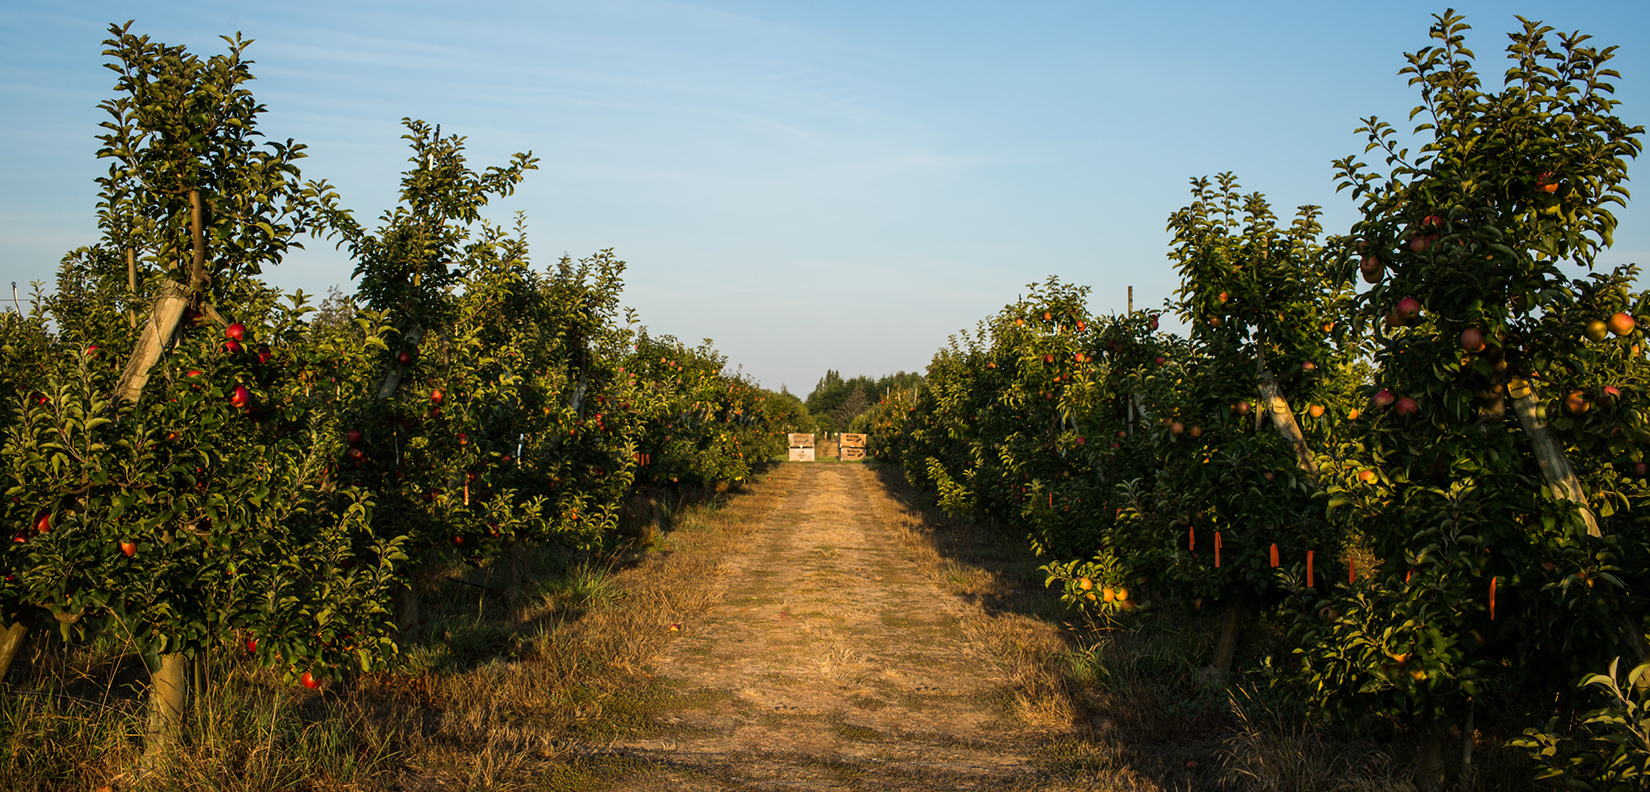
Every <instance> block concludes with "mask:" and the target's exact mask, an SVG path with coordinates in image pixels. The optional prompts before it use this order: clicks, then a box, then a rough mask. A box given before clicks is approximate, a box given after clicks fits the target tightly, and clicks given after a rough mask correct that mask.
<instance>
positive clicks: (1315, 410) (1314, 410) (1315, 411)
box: [1306, 404, 1323, 418]
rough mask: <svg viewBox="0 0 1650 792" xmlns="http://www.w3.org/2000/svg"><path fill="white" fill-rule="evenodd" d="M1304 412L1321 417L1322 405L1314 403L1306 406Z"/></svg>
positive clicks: (1314, 416)
mask: <svg viewBox="0 0 1650 792" xmlns="http://www.w3.org/2000/svg"><path fill="white" fill-rule="evenodd" d="M1306 412H1307V414H1309V415H1311V416H1312V417H1313V418H1322V417H1323V405H1321V404H1314V405H1312V406H1310V407H1307V408H1306Z"/></svg>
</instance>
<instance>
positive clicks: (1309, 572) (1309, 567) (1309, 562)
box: [1273, 545, 1313, 588]
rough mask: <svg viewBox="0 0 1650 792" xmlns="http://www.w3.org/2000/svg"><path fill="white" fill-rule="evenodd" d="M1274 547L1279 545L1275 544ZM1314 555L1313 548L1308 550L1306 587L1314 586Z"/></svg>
mask: <svg viewBox="0 0 1650 792" xmlns="http://www.w3.org/2000/svg"><path fill="white" fill-rule="evenodd" d="M1273 547H1277V545H1273ZM1312 555H1313V552H1312V551H1311V550H1308V551H1306V587H1307V588H1312Z"/></svg>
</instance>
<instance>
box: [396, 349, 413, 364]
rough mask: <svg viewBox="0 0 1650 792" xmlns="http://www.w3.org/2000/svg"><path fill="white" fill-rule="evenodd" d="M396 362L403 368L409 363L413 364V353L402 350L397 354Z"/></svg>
mask: <svg viewBox="0 0 1650 792" xmlns="http://www.w3.org/2000/svg"><path fill="white" fill-rule="evenodd" d="M395 362H397V363H400V364H401V365H403V366H405V365H407V364H408V363H411V362H412V353H411V352H408V351H407V350H405V349H403V350H401V351H400V352H397V353H395Z"/></svg>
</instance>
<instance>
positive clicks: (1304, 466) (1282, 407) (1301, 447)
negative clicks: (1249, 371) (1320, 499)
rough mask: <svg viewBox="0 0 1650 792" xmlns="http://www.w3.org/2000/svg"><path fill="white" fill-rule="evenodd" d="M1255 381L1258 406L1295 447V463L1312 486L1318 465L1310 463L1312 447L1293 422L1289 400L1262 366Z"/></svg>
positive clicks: (1275, 379)
mask: <svg viewBox="0 0 1650 792" xmlns="http://www.w3.org/2000/svg"><path fill="white" fill-rule="evenodd" d="M1256 369H1257V371H1256V374H1255V382H1256V384H1258V385H1260V407H1261V409H1262V410H1264V411H1265V412H1266V414H1267V415H1270V416H1272V425H1273V426H1274V427H1276V428H1277V430H1278V434H1280V435H1282V436H1283V439H1284V440H1287V441H1289V444H1290V445H1292V446H1294V447H1295V464H1297V465H1299V466H1300V469H1301V470H1302V471H1303V472H1305V473H1306V477H1307V478H1309V479H1311V480H1312V484H1313V486H1316V485H1317V483H1318V467H1317V465H1314V464H1313V463H1312V449H1311V448H1308V447H1307V445H1306V435H1305V434H1302V433H1301V427H1300V424H1298V423H1296V422H1295V412H1294V411H1293V410H1291V409H1289V402H1287V401H1285V400H1284V398H1283V391H1282V390H1281V389H1279V388H1278V380H1277V378H1276V377H1273V376H1272V372H1270V371H1267V370H1266V368H1265V367H1264V366H1257V367H1256Z"/></svg>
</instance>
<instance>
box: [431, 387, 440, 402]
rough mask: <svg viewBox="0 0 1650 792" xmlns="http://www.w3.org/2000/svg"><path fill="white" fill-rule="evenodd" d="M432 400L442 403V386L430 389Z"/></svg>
mask: <svg viewBox="0 0 1650 792" xmlns="http://www.w3.org/2000/svg"><path fill="white" fill-rule="evenodd" d="M430 401H432V402H434V403H436V404H440V403H441V389H440V388H436V389H435V390H433V391H430Z"/></svg>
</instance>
